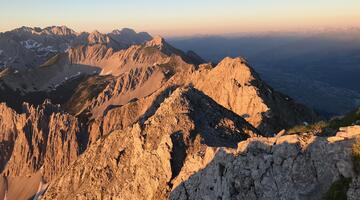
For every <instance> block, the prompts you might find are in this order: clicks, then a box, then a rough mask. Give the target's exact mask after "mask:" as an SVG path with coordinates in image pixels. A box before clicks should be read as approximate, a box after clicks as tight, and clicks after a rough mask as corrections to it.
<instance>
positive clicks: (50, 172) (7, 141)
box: [0, 101, 81, 181]
mask: <svg viewBox="0 0 360 200" xmlns="http://www.w3.org/2000/svg"><path fill="white" fill-rule="evenodd" d="M1 110H2V111H3V112H2V113H1V119H2V120H1V121H0V124H1V127H2V128H3V129H2V131H5V132H4V133H5V134H2V138H1V144H2V147H3V148H2V149H1V151H2V152H4V153H2V155H1V156H2V157H1V166H0V169H1V174H2V175H4V176H9V177H17V176H30V175H32V174H35V173H37V172H41V174H42V176H43V178H44V180H45V181H49V180H51V179H52V178H53V177H54V176H55V175H56V174H57V173H59V172H61V171H62V169H64V168H65V167H66V166H67V165H69V164H70V163H71V162H72V161H74V160H75V159H76V158H77V156H78V155H79V154H80V145H81V142H80V141H81V140H80V138H81V135H80V128H79V123H78V120H77V119H76V118H75V117H73V116H71V115H68V114H65V113H64V112H62V111H61V110H60V107H59V106H54V105H52V104H51V103H50V102H47V101H46V102H44V104H42V105H41V106H39V107H36V108H35V107H33V106H30V105H28V104H24V113H23V114H17V113H15V112H14V111H13V110H11V109H9V108H7V107H6V106H5V105H4V104H1ZM5 111H6V112H5Z"/></svg>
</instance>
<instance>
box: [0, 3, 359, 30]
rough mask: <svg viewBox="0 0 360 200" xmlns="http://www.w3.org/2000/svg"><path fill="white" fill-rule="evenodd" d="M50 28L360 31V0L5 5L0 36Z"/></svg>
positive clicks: (0, 10) (2, 5)
mask: <svg viewBox="0 0 360 200" xmlns="http://www.w3.org/2000/svg"><path fill="white" fill-rule="evenodd" d="M50 25H66V26H68V27H70V28H73V29H74V30H76V31H93V30H95V29H96V30H99V31H102V32H109V31H111V30H113V29H118V28H123V27H129V28H134V29H135V30H137V31H148V32H150V33H153V34H160V35H163V36H174V35H176V36H180V35H195V34H224V33H238V32H257V31H297V30H308V29H310V30H311V29H317V28H327V27H332V28H336V27H341V28H344V27H350V26H351V27H354V26H355V27H359V26H360V0H0V31H7V30H11V29H13V28H16V27H20V26H31V27H33V26H39V27H45V26H50Z"/></svg>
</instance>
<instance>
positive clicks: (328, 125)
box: [288, 108, 360, 135]
mask: <svg viewBox="0 0 360 200" xmlns="http://www.w3.org/2000/svg"><path fill="white" fill-rule="evenodd" d="M359 121H360V108H358V109H357V110H354V111H352V112H350V113H348V114H346V115H345V116H343V117H339V118H335V119H332V120H329V121H319V122H316V123H314V124H310V125H298V126H295V127H293V128H291V129H289V130H288V133H308V132H312V133H315V134H324V135H332V134H334V133H336V132H337V131H338V130H339V128H340V127H346V126H351V125H353V124H357V123H359Z"/></svg>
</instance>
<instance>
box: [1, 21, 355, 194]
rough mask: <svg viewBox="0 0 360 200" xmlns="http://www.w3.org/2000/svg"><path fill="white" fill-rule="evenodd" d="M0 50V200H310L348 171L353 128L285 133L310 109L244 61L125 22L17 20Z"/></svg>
mask: <svg viewBox="0 0 360 200" xmlns="http://www.w3.org/2000/svg"><path fill="white" fill-rule="evenodd" d="M26 41H27V42H26ZM29 41H32V42H29ZM34 41H35V43H34ZM48 45H49V46H52V47H53V48H54V51H48V52H49V53H47V54H46V56H45V55H44V54H39V52H40V50H39V49H41V48H42V47H44V46H48ZM30 46H31V48H30ZM0 48H1V49H3V50H2V54H0V56H1V55H3V57H0V58H5V60H6V64H5V65H4V66H3V68H2V69H1V72H0V101H1V102H3V103H1V104H0V151H1V154H0V174H1V175H2V177H1V178H0V199H168V198H170V199H320V198H322V195H323V194H325V193H326V192H327V190H329V188H331V185H332V183H333V182H336V181H337V180H338V179H340V178H342V177H347V178H349V177H356V173H355V170H354V169H353V166H352V160H351V145H352V144H353V143H354V141H355V139H354V138H355V137H356V136H357V135H358V134H360V131H359V127H358V126H355V125H354V126H349V127H347V128H344V129H341V130H335V131H334V132H332V133H331V134H327V136H326V137H325V136H321V135H319V134H318V133H316V134H315V133H313V132H307V133H305V132H297V133H290V131H289V130H290V129H291V128H293V127H294V126H297V125H304V124H305V125H307V124H313V123H315V122H317V121H318V120H320V117H318V116H317V114H316V113H315V112H313V111H312V110H311V109H309V108H307V107H306V106H304V105H301V104H299V103H297V102H295V101H294V100H293V99H292V98H291V97H289V96H287V95H284V94H282V93H279V92H277V91H275V90H274V89H273V88H271V87H270V86H269V85H268V84H266V83H265V82H264V81H263V80H262V79H261V78H260V76H259V75H258V74H257V73H256V72H255V71H254V70H253V68H252V67H251V66H250V64H249V63H248V62H247V61H246V60H245V59H243V58H241V57H237V58H230V57H227V58H224V59H223V60H222V61H221V62H219V63H218V64H216V65H215V64H212V63H206V61H204V60H203V59H202V58H201V57H200V56H198V55H197V54H196V53H194V52H192V51H189V52H183V51H181V50H179V49H177V48H175V47H173V46H171V45H170V44H168V43H167V42H166V41H165V40H164V39H163V38H161V37H159V36H155V37H152V36H150V35H149V34H147V33H136V32H134V31H132V30H130V29H122V30H116V31H113V32H111V33H108V34H102V33H99V32H93V33H76V32H74V31H72V30H71V29H68V28H66V27H48V28H44V29H40V28H26V27H22V28H20V29H15V30H13V31H9V32H6V33H2V34H1V35H0ZM49 49H50V48H49ZM10 57H11V58H19V59H16V60H17V61H18V62H13V61H11V62H10V60H11V59H9V58H10ZM354 180H355V179H354ZM353 184H354V185H356V182H355V181H354V183H353ZM349 191H350V190H349ZM351 192H352V193H351V195H353V196H355V197H356V192H358V191H357V189H356V188H354V187H353V188H352V190H351ZM310 197H311V198H310Z"/></svg>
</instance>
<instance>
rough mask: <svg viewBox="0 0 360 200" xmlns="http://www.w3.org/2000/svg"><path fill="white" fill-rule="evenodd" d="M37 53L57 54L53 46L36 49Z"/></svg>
mask: <svg viewBox="0 0 360 200" xmlns="http://www.w3.org/2000/svg"><path fill="white" fill-rule="evenodd" d="M38 51H42V52H52V53H56V52H58V51H57V50H56V49H55V47H53V46H47V47H41V48H39V49H38Z"/></svg>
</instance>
